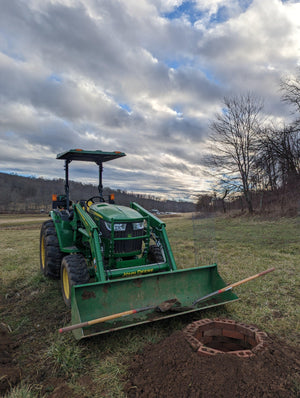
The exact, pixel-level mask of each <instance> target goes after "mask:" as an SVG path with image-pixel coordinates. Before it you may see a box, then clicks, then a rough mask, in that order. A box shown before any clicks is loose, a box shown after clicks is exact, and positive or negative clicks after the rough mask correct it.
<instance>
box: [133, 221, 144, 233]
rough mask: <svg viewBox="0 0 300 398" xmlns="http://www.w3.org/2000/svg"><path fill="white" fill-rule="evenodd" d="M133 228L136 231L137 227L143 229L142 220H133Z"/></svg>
mask: <svg viewBox="0 0 300 398" xmlns="http://www.w3.org/2000/svg"><path fill="white" fill-rule="evenodd" d="M132 226H133V230H134V231H137V230H138V229H143V228H144V221H141V222H134V223H132Z"/></svg>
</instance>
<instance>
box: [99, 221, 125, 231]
mask: <svg viewBox="0 0 300 398" xmlns="http://www.w3.org/2000/svg"><path fill="white" fill-rule="evenodd" d="M104 223H105V226H106V228H107V229H108V230H109V231H111V223H110V222H106V221H105V222H104ZM125 230H126V224H123V223H122V224H121V223H116V224H114V231H118V232H120V231H125Z"/></svg>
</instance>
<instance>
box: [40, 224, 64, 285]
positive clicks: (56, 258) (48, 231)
mask: <svg viewBox="0 0 300 398" xmlns="http://www.w3.org/2000/svg"><path fill="white" fill-rule="evenodd" d="M63 255H64V254H63V253H62V252H61V251H60V247H59V243H58V238H57V234H56V230H55V227H54V223H53V221H52V220H49V221H45V222H44V223H43V225H42V228H41V233H40V269H41V272H42V274H43V275H44V276H49V277H52V278H59V271H60V264H61V260H62V258H63Z"/></svg>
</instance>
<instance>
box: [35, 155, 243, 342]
mask: <svg viewBox="0 0 300 398" xmlns="http://www.w3.org/2000/svg"><path fill="white" fill-rule="evenodd" d="M124 156H125V153H123V152H103V151H99V150H97V151H87V150H81V149H71V150H69V151H66V152H63V153H60V154H58V155H57V159H60V160H64V162H65V193H64V194H60V195H53V197H52V210H51V212H50V219H49V220H48V221H46V222H44V223H43V224H42V227H41V233H40V267H41V271H42V273H43V274H44V275H45V276H49V277H53V278H60V280H61V290H62V296H63V299H64V302H65V304H66V305H67V306H68V307H70V308H71V324H72V325H73V326H74V325H75V326H74V328H73V334H74V336H75V338H76V339H81V338H85V337H89V336H93V335H96V334H101V333H106V332H110V331H114V330H118V329H123V328H127V327H131V326H134V325H139V324H143V323H146V322H152V321H157V320H160V319H165V318H169V317H174V316H178V315H183V314H186V313H189V312H193V311H199V310H203V309H204V308H205V309H206V308H210V307H214V306H218V305H221V304H225V303H227V302H231V301H233V300H236V299H237V296H236V295H235V294H234V293H233V292H232V291H224V292H223V293H221V294H219V295H218V296H215V297H213V298H210V299H209V300H205V301H200V302H198V301H197V299H198V298H199V297H201V296H204V295H210V293H211V292H214V291H216V290H218V289H222V288H224V287H225V286H226V285H225V283H224V281H223V280H222V278H221V276H220V275H219V273H218V270H217V265H216V264H210V265H203V266H200V267H194V268H186V269H185V268H184V264H182V267H180V268H181V269H177V266H176V263H175V259H174V256H173V253H172V249H171V246H170V243H169V240H168V236H167V233H166V224H165V223H164V222H163V221H161V220H160V219H159V218H157V216H155V215H153V214H152V213H151V212H149V211H148V210H146V209H144V208H143V207H142V206H140V205H139V204H137V203H135V202H133V203H131V204H130V207H126V206H121V205H118V204H116V203H115V201H114V198H113V195H110V196H109V197H108V198H106V197H104V196H105V195H104V194H103V185H102V172H103V163H105V162H108V161H111V160H114V159H118V158H122V157H124ZM73 161H80V162H90V163H95V164H96V165H97V166H98V169H99V185H98V190H99V195H98V196H93V197H91V198H85V199H82V200H79V201H77V202H76V203H75V202H72V201H71V200H70V194H69V165H70V163H71V162H73ZM161 303H172V304H171V305H167V309H166V310H161V309H162V307H163V306H162V305H160V304H161ZM192 303H197V304H194V305H193V304H192ZM165 308H166V307H165ZM158 309H160V311H158ZM114 314H115V315H114ZM99 318H100V321H99V322H98V321H97V319H99ZM94 320H96V321H97V322H96V321H95V322H94ZM103 320H104V321H103ZM76 325H79V326H78V327H76Z"/></svg>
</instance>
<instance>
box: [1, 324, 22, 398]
mask: <svg viewBox="0 0 300 398" xmlns="http://www.w3.org/2000/svg"><path fill="white" fill-rule="evenodd" d="M14 348H15V344H14V343H13V340H12V338H11V336H10V335H9V332H8V329H7V328H6V326H5V325H4V324H1V323H0V396H1V395H2V394H3V395H4V393H5V392H6V391H7V390H8V389H9V388H10V387H12V386H14V385H16V384H17V383H18V382H19V381H20V368H19V367H18V366H17V365H16V364H15V363H14V359H13V350H14Z"/></svg>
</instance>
